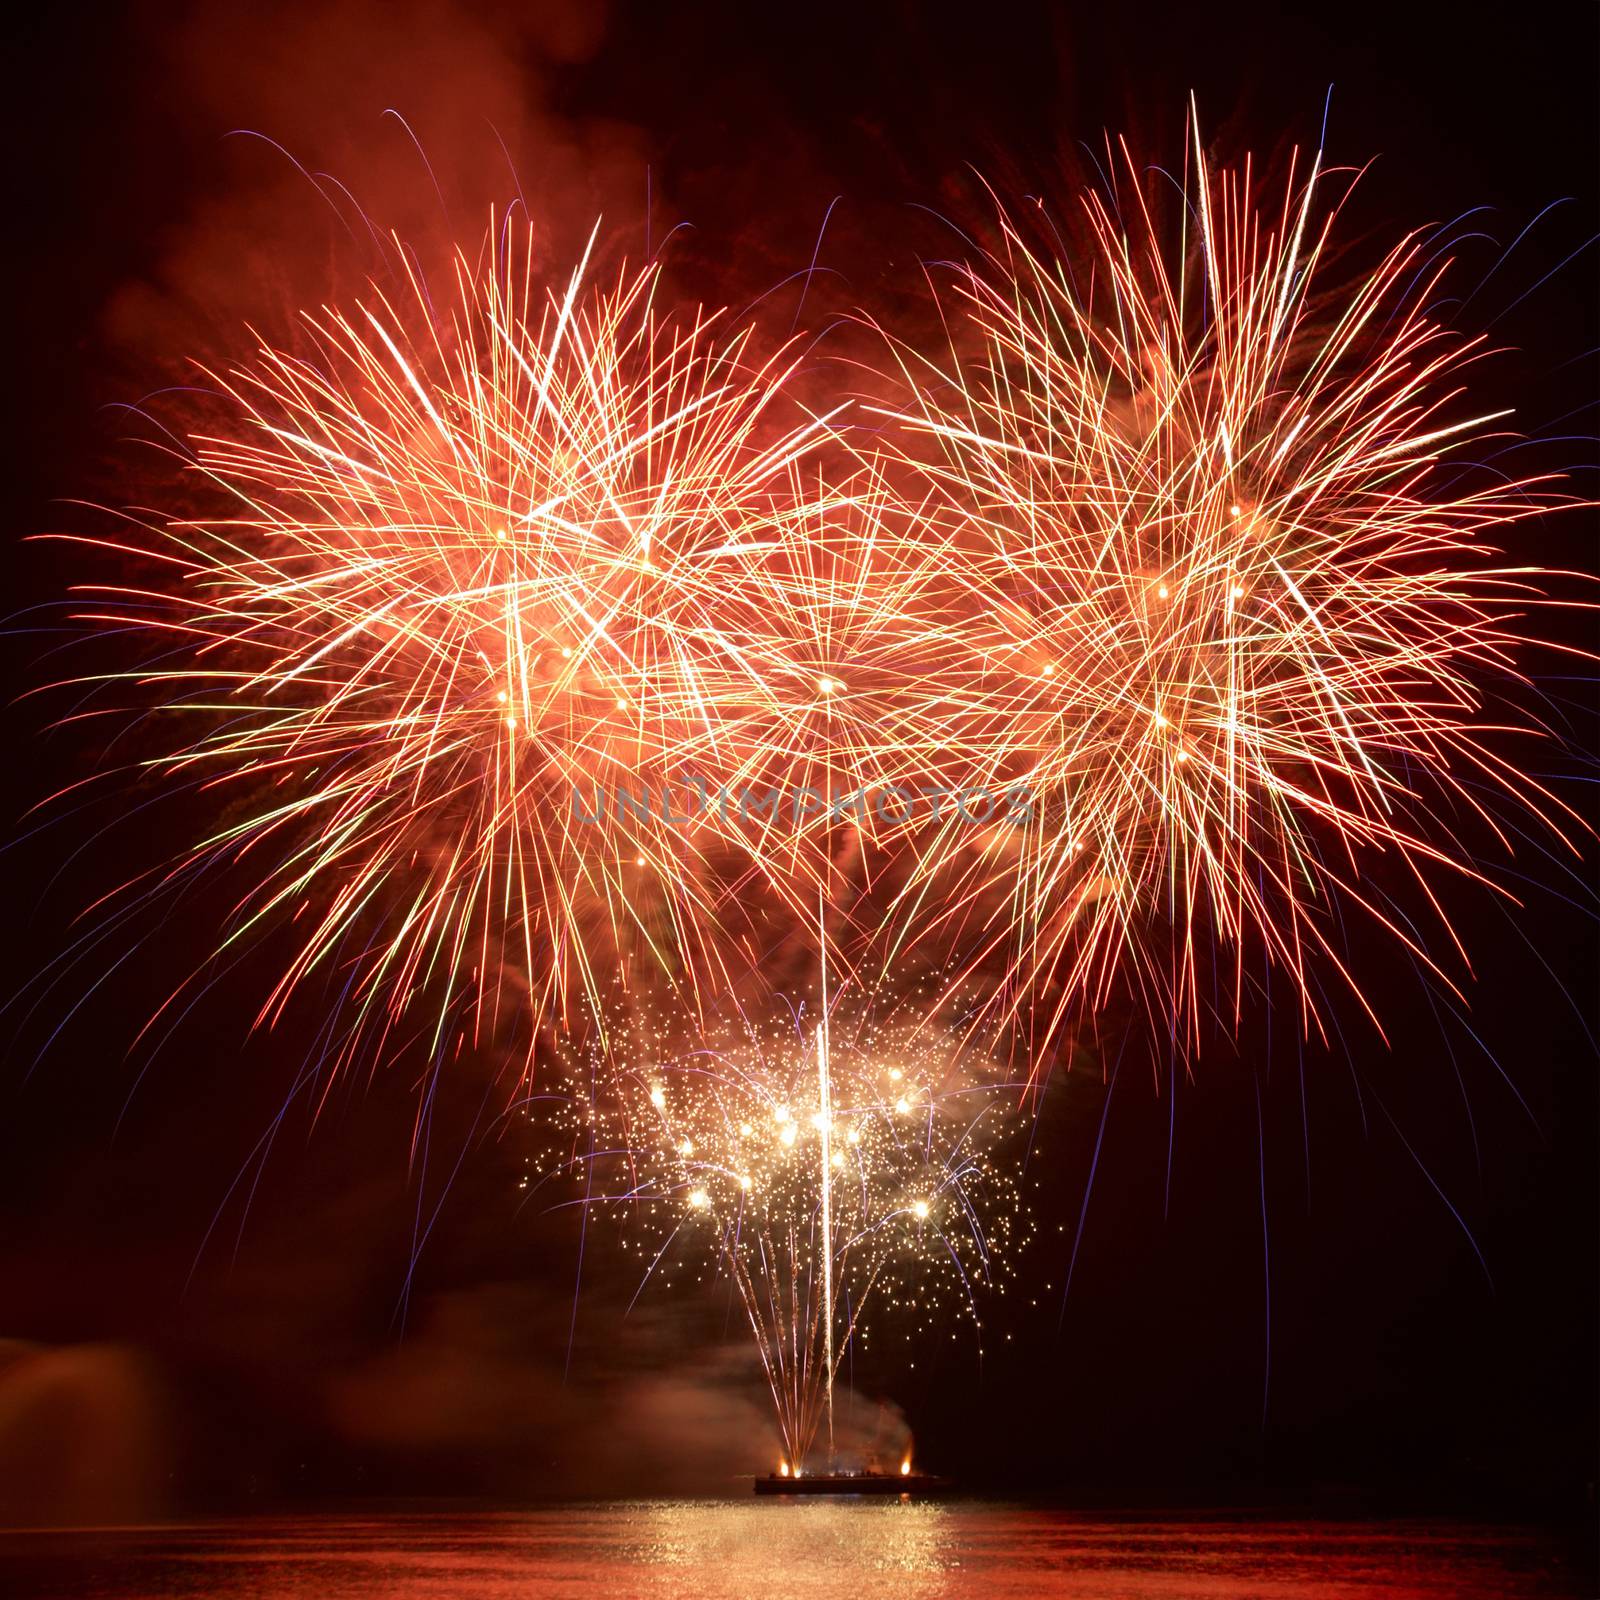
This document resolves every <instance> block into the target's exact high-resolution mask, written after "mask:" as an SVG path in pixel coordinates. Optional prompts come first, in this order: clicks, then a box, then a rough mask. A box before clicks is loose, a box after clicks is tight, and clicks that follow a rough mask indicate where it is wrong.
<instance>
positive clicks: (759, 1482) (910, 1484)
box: [756, 1472, 955, 1494]
mask: <svg viewBox="0 0 1600 1600" xmlns="http://www.w3.org/2000/svg"><path fill="white" fill-rule="evenodd" d="M954 1486H955V1485H954V1481H953V1480H952V1479H950V1478H940V1477H937V1476H936V1475H935V1474H933V1473H931V1472H803V1473H801V1474H800V1475H799V1476H798V1477H795V1476H792V1475H791V1474H789V1473H778V1472H769V1473H767V1474H766V1476H765V1477H760V1478H757V1479H756V1493H757V1494H946V1493H948V1492H949V1491H950V1490H951V1489H952V1488H954Z"/></svg>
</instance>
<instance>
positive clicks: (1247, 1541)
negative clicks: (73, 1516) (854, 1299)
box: [0, 1500, 1584, 1600]
mask: <svg viewBox="0 0 1600 1600" xmlns="http://www.w3.org/2000/svg"><path fill="white" fill-rule="evenodd" d="M1583 1592H1584V1589H1583V1586H1582V1584H1581V1583H1580V1581H1579V1579H1578V1577H1577V1575H1576V1574H1575V1573H1574V1572H1573V1571H1572V1570H1571V1568H1570V1567H1569V1566H1567V1565H1566V1564H1565V1563H1564V1562H1563V1559H1562V1555H1561V1552H1560V1550H1559V1548H1558V1547H1557V1546H1556V1545H1555V1544H1554V1543H1553V1542H1552V1541H1550V1540H1549V1539H1548V1538H1546V1537H1544V1536H1542V1535H1540V1534H1536V1533H1533V1532H1529V1531H1525V1530H1518V1529H1510V1528H1489V1527H1482V1526H1478V1525H1473V1524H1465V1523H1458V1524H1443V1523H1438V1522H1372V1521H1304V1520H1292V1519H1284V1518H1282V1517H1281V1516H1279V1515H1265V1516H1261V1517H1256V1516H1251V1515H1247V1514H1242V1513H1241V1514H1233V1515H1227V1516H1206V1517H1195V1516H1193V1515H1192V1514H1187V1513H1186V1514H1183V1515H1181V1516H1173V1517H1152V1516H1149V1515H1147V1514H1142V1515H1138V1516H1123V1517H1114V1516H1107V1515H1106V1514H1104V1513H1096V1514H1093V1515H1085V1514H1076V1513H1073V1512H1070V1511H1062V1510H1056V1509H1045V1508H1041V1507H1038V1506H1020V1505H1000V1504H992V1503H980V1502H962V1501H953V1502H943V1503H932V1502H921V1503H910V1502H904V1503H903V1502H898V1501H893V1502H889V1503H883V1502H874V1501H850V1500H845V1501H830V1500H810V1501H799V1502H794V1503H790V1502H786V1501H781V1500H780V1501H772V1500H761V1501H758V1500H737V1501H727V1500H723V1501H708V1500H699V1501H692V1500H690V1501H686V1500H672V1501H668V1500H659V1501H630V1502H620V1503H607V1504H585V1505H568V1506H551V1507H541V1508H539V1509H536V1510H532V1511H526V1512H515V1513H498V1514H492V1515H491V1514H480V1515H470V1516H467V1515H438V1514H428V1515H418V1516H407V1515H403V1514H386V1515H382V1516H371V1517H322V1516H305V1517H295V1518H287V1519H281V1520H278V1519H273V1520H268V1519H258V1520H251V1521H243V1522H211V1523H204V1524H194V1525H185V1526H172V1527H160V1528H143V1529H126V1530H118V1529H106V1530H92V1531H87V1532H70V1533H69V1532H41V1533H21V1532H13V1533H0V1593H3V1594H5V1595H7V1596H12V1597H17V1600H21V1597H22V1596H37V1597H40V1600H44V1597H52V1600H87V1597H91V1596H95V1597H110V1596H117V1597H119V1600H139V1597H151V1600H155V1597H162V1600H166V1597H173V1596H220V1597H224V1600H232V1597H240V1600H242V1597H244V1596H250V1597H251V1600H369V1597H378V1596H385V1597H395V1600H408V1597H419V1596H423V1595H428V1596H450V1597H457V1596H459V1597H462V1600H509V1597H511V1596H538V1597H541V1600H543V1597H550V1596H568V1595H570V1596H575V1597H576V1596H584V1597H586V1600H595V1597H600V1600H635V1597H637V1600H721V1597H724V1596H727V1597H730V1600H731V1597H737V1600H749V1597H752V1596H763V1595H771V1596H774V1597H785V1600H787V1597H790V1596H806V1597H810V1596H815V1597H818V1600H870V1597H875V1596H879V1595H884V1596H890V1595H893V1596H908V1597H912V1600H933V1597H940V1600H942V1597H945V1596H949V1597H952V1600H954V1597H957V1596H959V1597H962V1600H1001V1597H1007V1600H1009V1597H1018V1600H1020V1597H1023V1596H1028V1597H1032V1596H1053V1595H1061V1596H1083V1597H1089V1596H1093V1597H1094V1600H1145V1597H1168V1596H1170V1597H1174V1600H1176V1597H1182V1600H1203V1597H1208V1596H1227V1597H1229V1600H1267V1597H1273V1596H1290V1595H1293V1596H1297V1597H1301V1600H1305V1597H1311V1600H1334V1597H1344V1596H1352V1597H1353V1596H1363V1597H1374V1596H1417V1597H1440V1596H1446V1595H1452V1596H1454V1595H1459V1596H1469V1595H1470V1596H1474V1597H1479V1596H1482V1597H1488V1596H1509V1597H1518V1596H1553V1595H1574V1594H1581V1593H1583Z"/></svg>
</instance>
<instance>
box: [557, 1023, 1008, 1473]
mask: <svg viewBox="0 0 1600 1600" xmlns="http://www.w3.org/2000/svg"><path fill="white" fill-rule="evenodd" d="M824 1029H825V1025H824V1023H823V1022H822V1020H821V1019H817V1020H816V1021H813V1022H798V1023H796V1025H795V1026H794V1027H792V1028H789V1029H783V1030H780V1029H768V1030H758V1029H755V1028H750V1027H744V1028H741V1029H740V1030H738V1031H737V1032H731V1033H730V1034H729V1037H728V1038H727V1039H726V1040H725V1041H724V1040H723V1039H721V1038H717V1037H713V1038H711V1039H708V1040H707V1041H706V1042H704V1043H702V1044H701V1045H700V1046H698V1047H696V1048H694V1049H691V1050H687V1051H674V1050H673V1049H672V1048H671V1047H670V1045H669V1044H668V1043H667V1041H666V1038H665V1036H663V1037H659V1038H657V1037H652V1036H650V1035H649V1034H648V1032H646V1033H644V1034H640V1033H636V1034H635V1035H634V1036H633V1037H632V1038H631V1039H630V1041H629V1043H628V1045H627V1046H626V1048H625V1049H624V1050H623V1052H622V1054H623V1055H625V1056H626V1057H627V1058H629V1059H628V1064H626V1065H623V1066H620V1067H617V1066H615V1065H614V1064H613V1066H612V1067H611V1068H609V1069H607V1079H606V1083H607V1085H608V1086H607V1087H603V1088H602V1089H601V1090H600V1091H599V1092H598V1093H591V1092H590V1091H589V1087H588V1085H589V1081H590V1080H589V1078H588V1076H587V1070H588V1069H587V1068H586V1067H585V1066H584V1064H583V1062H584V1055H583V1053H582V1052H578V1053H577V1054H575V1055H573V1056H572V1057H571V1058H570V1059H569V1061H568V1072H567V1077H568V1078H569V1079H570V1091H569V1093H568V1094H567V1095H566V1097H565V1099H564V1100H563V1101H562V1102H561V1105H562V1110H561V1111H559V1112H557V1113H554V1114H551V1113H550V1112H549V1110H548V1107H543V1108H541V1109H542V1113H543V1114H542V1116H541V1123H542V1125H543V1137H544V1139H545V1140H546V1143H547V1154H546V1155H545V1156H544V1157H542V1158H541V1162H540V1166H541V1171H542V1177H543V1179H544V1181H545V1182H546V1183H549V1182H551V1181H552V1180H553V1181H554V1182H555V1183H556V1184H557V1185H560V1184H561V1183H562V1182H563V1181H565V1182H566V1183H568V1184H570V1185H572V1186H573V1188H574V1189H575V1191H576V1197H575V1198H574V1199H573V1200H572V1201H570V1202H557V1203H570V1204H573V1205H581V1206H583V1207H585V1208H586V1209H587V1210H588V1212H589V1213H590V1214H591V1215H593V1214H603V1215H608V1216H611V1217H613V1218H614V1220H615V1222H616V1224H617V1226H618V1228H619V1229H621V1230H622V1235H623V1240H624V1247H625V1248H629V1249H632V1250H635V1251H637V1252H638V1253H639V1254H640V1255H641V1256H642V1257H643V1258H644V1262H645V1271H644V1276H645V1280H646V1281H649V1280H650V1279H652V1278H667V1279H669V1280H670V1279H672V1278H673V1277H675V1276H678V1275H687V1276H691V1277H693V1278H695V1279H696V1280H704V1279H706V1278H718V1279H725V1280H726V1281H727V1282H728V1283H729V1284H731V1286H732V1289H733V1291H734V1293H735V1294H736V1295H737V1298H738V1303H739V1305H740V1306H741V1308H742V1310H743V1313H744V1316H745V1320H746V1321H747V1323H748V1325H749V1329H750V1333H751V1336H752V1339H753V1341H754V1343H755V1346H756V1349H757V1351H758V1354H759V1356H760V1360H761V1364H762V1369H763V1371H764V1373H765V1376H766V1379H767V1383H768V1386H769V1388H770V1391H771V1394H772V1400H773V1405H774V1409H775V1413H776V1416H777V1419H778V1424H779V1430H780V1433H781V1435H782V1440H783V1448H784V1455H785V1462H786V1466H787V1467H788V1468H792V1469H793V1470H796V1471H800V1470H804V1468H805V1467H806V1464H807V1460H808V1454H809V1452H810V1450H811V1449H812V1446H813V1444H814V1441H815V1438H816V1435H817V1433H818V1430H819V1428H821V1427H822V1426H823V1425H824V1424H825V1422H826V1419H827V1413H828V1399H829V1394H830V1390H831V1385H832V1381H833V1378H834V1376H835V1374H836V1372H837V1369H838V1366H839V1364H840V1363H841V1362H842V1361H843V1360H844V1358H845V1356H846V1354H847V1353H848V1352H849V1351H850V1349H851V1347H852V1345H863V1344H866V1343H868V1342H870V1339H871V1330H872V1328H873V1327H874V1326H877V1325H879V1319H882V1320H885V1321H889V1322H893V1323H896V1324H899V1325H907V1324H909V1326H910V1330H911V1331H909V1332H907V1333H906V1334H905V1337H907V1338H913V1337H916V1336H919V1335H920V1334H921V1333H923V1332H925V1331H926V1329H927V1327H928V1326H930V1325H931V1324H932V1323H933V1321H934V1319H935V1318H937V1317H942V1316H943V1315H944V1314H945V1313H946V1312H948V1311H949V1310H950V1309H951V1308H952V1307H953V1308H955V1309H956V1310H958V1311H959V1312H960V1313H961V1314H963V1315H965V1316H968V1317H970V1318H971V1320H972V1322H973V1323H974V1325H978V1324H979V1298H978V1296H979V1294H980V1292H981V1291H990V1292H997V1291H1003V1289H1004V1287H1005V1283H1006V1281H1007V1280H1008V1278H1009V1275H1010V1272H1011V1269H1012V1266H1013V1264H1014V1259H1015V1256H1016V1253H1017V1251H1018V1250H1019V1249H1020V1248H1021V1246H1022V1245H1023V1244H1024V1243H1025V1241H1026V1239H1027V1237H1028V1236H1029V1234H1030V1232H1031V1227H1032V1224H1031V1222H1030V1220H1029V1218H1028V1216H1027V1214H1026V1212H1025V1211H1024V1210H1023V1209H1022V1208H1021V1206H1020V1195H1021V1189H1022V1176H1021V1166H1022V1154H1023V1149H1024V1148H1025V1141H1024V1140H1023V1139H1022V1138H1021V1137H1020V1134H1021V1132H1022V1129H1021V1124H1020V1119H1019V1118H1018V1116H1017V1102H1018V1095H1019V1091H1020V1089H1021V1087H1022V1086H1021V1085H1020V1084H1017V1083H1011V1082H1007V1081H1005V1080H1004V1077H1003V1075H1002V1074H1000V1073H998V1072H997V1071H994V1070H993V1069H991V1070H989V1071H988V1072H985V1071H983V1070H981V1069H980V1068H979V1066H978V1065H977V1063H975V1062H973V1061H971V1060H969V1061H967V1062H965V1063H963V1064H962V1065H960V1066H959V1067H958V1066H957V1065H955V1056H954V1054H953V1053H952V1051H951V1048H950V1041H948V1040H946V1041H944V1043H943V1044H942V1045H940V1044H938V1043H936V1042H934V1041H933V1040H931V1039H930V1038H929V1034H928V1030H927V1028H926V1024H925V1022H924V1021H923V1019H921V1018H918V1019H917V1023H916V1025H915V1026H909V1025H896V1026H882V1027H868V1026H865V1025H859V1024H858V1025H855V1026H851V1027H848V1028H843V1029H840V1028H838V1027H837V1026H836V1025H833V1026H828V1027H827V1030H826V1031H824ZM590 1053H591V1054H592V1053H593V1046H591V1047H590ZM533 1137H534V1138H535V1140H536V1141H537V1140H538V1139H539V1138H540V1137H541V1129H540V1127H538V1126H536V1127H535V1129H534V1133H533ZM558 1192H559V1191H558ZM824 1196H826V1197H827V1201H828V1203H827V1205H826V1206H825V1205H824ZM641 1287H642V1286H641Z"/></svg>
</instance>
